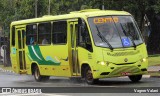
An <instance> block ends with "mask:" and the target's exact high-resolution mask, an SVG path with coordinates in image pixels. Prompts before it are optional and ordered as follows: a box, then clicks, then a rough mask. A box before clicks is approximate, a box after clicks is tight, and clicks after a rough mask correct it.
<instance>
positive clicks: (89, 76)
mask: <svg viewBox="0 0 160 96" xmlns="http://www.w3.org/2000/svg"><path fill="white" fill-rule="evenodd" d="M84 76H85V81H86V82H87V83H88V84H90V85H92V84H95V83H97V82H98V81H99V79H94V78H93V74H92V71H91V68H90V67H86V69H85V75H84Z"/></svg>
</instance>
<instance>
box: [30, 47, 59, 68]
mask: <svg viewBox="0 0 160 96" xmlns="http://www.w3.org/2000/svg"><path fill="white" fill-rule="evenodd" d="M28 50H29V55H30V57H31V58H32V59H33V61H36V62H38V64H40V65H60V62H54V61H52V60H48V61H46V60H45V59H44V57H43V56H42V53H41V51H40V48H39V46H38V45H32V46H28Z"/></svg>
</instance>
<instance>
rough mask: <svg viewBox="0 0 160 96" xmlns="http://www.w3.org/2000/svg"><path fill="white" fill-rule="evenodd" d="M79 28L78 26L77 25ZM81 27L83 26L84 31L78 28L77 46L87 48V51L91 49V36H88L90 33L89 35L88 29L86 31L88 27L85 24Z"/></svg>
mask: <svg viewBox="0 0 160 96" xmlns="http://www.w3.org/2000/svg"><path fill="white" fill-rule="evenodd" d="M79 28H80V26H79ZM81 28H84V32H83V33H82V31H80V30H79V32H78V33H79V34H78V35H79V36H78V40H79V44H78V45H79V46H81V47H83V48H85V49H87V50H89V51H91V52H92V51H93V49H92V43H91V38H90V35H89V31H88V27H87V26H86V24H85V25H84V27H81Z"/></svg>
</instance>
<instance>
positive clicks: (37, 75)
mask: <svg viewBox="0 0 160 96" xmlns="http://www.w3.org/2000/svg"><path fill="white" fill-rule="evenodd" d="M33 75H34V78H35V80H36V81H37V82H41V81H47V80H49V77H50V76H42V75H41V74H40V72H39V68H38V66H35V70H34V74H33Z"/></svg>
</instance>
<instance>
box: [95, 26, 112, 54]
mask: <svg viewBox="0 0 160 96" xmlns="http://www.w3.org/2000/svg"><path fill="white" fill-rule="evenodd" d="M95 26H96V29H97V31H98V34H97V35H98V36H99V37H100V38H101V39H102V41H104V42H105V43H107V44H108V46H109V48H110V49H111V50H112V51H113V47H112V46H111V44H110V43H109V42H108V41H107V40H106V38H105V37H104V36H103V35H102V34H101V32H100V31H99V29H98V27H97V25H95Z"/></svg>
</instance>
